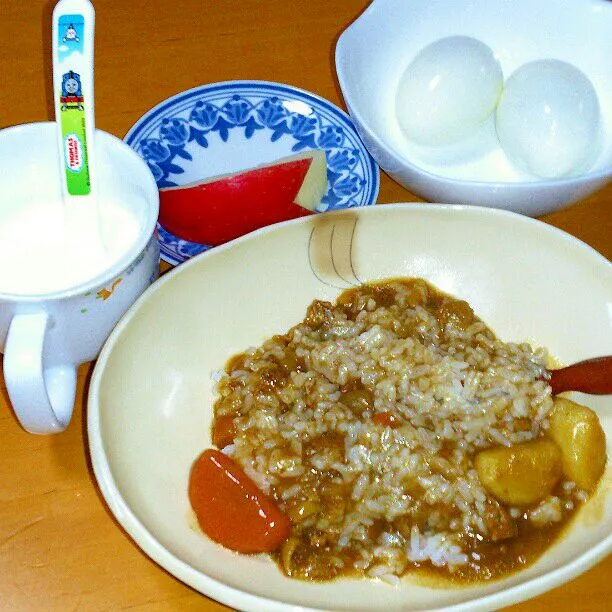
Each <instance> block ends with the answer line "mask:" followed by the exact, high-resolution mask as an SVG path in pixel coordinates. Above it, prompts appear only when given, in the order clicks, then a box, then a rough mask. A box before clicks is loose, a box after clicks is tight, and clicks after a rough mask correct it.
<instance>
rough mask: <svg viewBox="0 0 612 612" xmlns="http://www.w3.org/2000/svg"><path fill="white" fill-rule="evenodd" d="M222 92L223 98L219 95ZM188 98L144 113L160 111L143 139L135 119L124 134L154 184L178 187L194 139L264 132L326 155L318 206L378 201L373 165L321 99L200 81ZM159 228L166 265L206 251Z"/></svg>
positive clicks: (205, 141) (267, 87) (263, 86)
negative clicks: (325, 186) (324, 190)
mask: <svg viewBox="0 0 612 612" xmlns="http://www.w3.org/2000/svg"><path fill="white" fill-rule="evenodd" d="M223 91H226V95H225V96H223V95H221V93H220V92H223ZM266 91H268V93H267V94H266V93H263V92H266ZM213 93H214V95H213ZM178 97H179V96H177V98H178ZM181 97H182V96H181ZM185 99H186V100H193V102H192V103H191V104H188V105H183V106H181V109H180V110H178V109H175V108H174V106H173V102H172V100H171V101H168V102H165V103H162V104H161V105H160V106H159V107H158V108H159V111H158V110H157V109H153V111H151V113H149V114H158V113H161V114H159V116H158V118H157V119H155V123H154V125H155V127H154V129H153V131H150V130H149V131H148V134H147V136H146V137H141V138H140V139H138V137H137V134H138V130H139V129H140V128H141V126H140V125H139V124H137V125H136V126H134V128H133V129H132V130H131V131H130V134H128V136H127V138H126V140H127V141H128V143H129V144H130V145H131V146H133V147H134V148H135V149H136V150H137V151H138V152H139V153H140V155H141V156H142V157H143V158H144V159H145V161H146V162H147V164H148V166H149V168H150V169H151V172H152V174H153V176H154V178H155V181H156V183H157V185H158V187H160V188H162V187H168V186H174V185H177V184H179V185H180V184H181V179H180V175H181V174H182V173H183V172H184V169H183V165H184V164H183V162H182V160H187V161H191V160H192V159H193V158H192V155H191V153H190V152H189V150H187V149H188V148H189V147H193V146H194V144H195V145H197V146H199V147H201V148H203V149H207V148H208V147H209V145H210V138H211V135H213V134H216V135H217V137H218V138H220V139H221V141H223V142H228V140H229V139H230V138H231V137H232V133H234V132H236V133H239V134H240V138H245V139H247V140H248V139H251V138H252V137H253V135H254V134H255V133H256V132H260V131H263V132H264V133H265V135H266V137H267V138H269V141H270V142H276V141H278V140H280V139H288V144H289V146H288V149H290V150H292V151H294V152H299V151H304V150H308V149H323V150H324V151H325V152H326V158H327V168H328V190H327V194H326V195H325V196H324V198H323V200H322V202H321V206H320V210H321V211H324V210H333V209H339V208H350V207H353V206H364V205H369V204H373V203H374V202H375V200H376V196H377V193H378V180H379V179H378V169H377V168H376V165H375V164H374V162H373V160H372V159H371V157H370V156H369V154H368V153H367V151H366V150H365V148H364V147H363V145H362V144H361V142H360V140H359V138H358V136H357V134H356V132H355V130H354V127H353V126H352V123H351V122H350V119H349V118H348V116H347V115H346V114H344V113H343V112H342V111H340V110H339V109H337V108H336V107H334V106H332V105H331V104H329V103H328V102H326V101H325V100H322V99H320V98H316V97H314V96H312V95H311V94H308V93H307V92H303V91H301V90H297V89H294V88H291V87H289V86H283V85H277V84H272V83H266V82H257V81H255V82H253V81H245V82H240V81H238V82H235V83H228V84H227V85H225V84H221V85H215V86H204V87H202V88H199V89H197V90H192V91H191V92H187V93H186V94H185ZM296 101H298V102H299V103H300V104H298V105H296V104H295V103H294V102H296ZM300 106H301V107H303V110H302V108H300ZM147 121H151V120H149V119H148V115H147V116H145V117H144V118H143V120H141V123H143V124H146V123H147ZM191 150H192V151H193V149H191ZM158 229H159V234H160V244H161V250H162V256H163V257H164V259H166V260H167V261H170V262H171V263H180V262H181V261H184V260H185V259H188V258H189V257H192V256H193V255H196V254H198V253H200V252H202V251H204V250H206V249H207V248H208V246H207V245H202V244H194V243H191V242H188V241H185V240H180V239H179V238H177V237H175V236H173V235H172V234H170V233H169V232H167V231H166V230H164V229H163V228H161V227H160V226H158Z"/></svg>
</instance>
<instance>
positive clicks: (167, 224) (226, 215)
mask: <svg viewBox="0 0 612 612" xmlns="http://www.w3.org/2000/svg"><path fill="white" fill-rule="evenodd" d="M326 190H327V163H326V159H325V151H322V150H312V151H305V152H303V153H299V154H298V155H292V156H290V157H285V158H283V159H280V160H278V161H276V162H274V163H272V164H266V165H264V166H258V167H257V168H252V169H249V170H244V171H241V172H236V173H233V174H227V175H223V176H216V177H213V178H209V179H206V180H203V181H198V182H196V183H190V184H188V185H182V186H179V187H167V188H165V189H160V192H159V198H160V201H159V205H160V209H159V222H160V223H161V225H162V226H163V227H164V228H165V229H166V230H168V231H169V232H172V233H173V234H174V235H175V236H178V237H179V238H183V239H184V240H189V241H191V242H199V243H202V244H209V245H212V246H215V245H218V244H222V243H224V242H228V241H229V240H232V239H234V238H237V237H238V236H242V235H243V234H247V233H248V232H251V231H253V230H256V229H259V228H260V227H265V226H266V225H271V224H272V223H277V222H279V221H286V220H288V219H295V218H297V217H303V216H305V215H309V214H312V213H313V212H314V211H315V209H316V207H317V206H318V205H319V203H320V202H321V198H322V197H323V196H324V195H325V192H326Z"/></svg>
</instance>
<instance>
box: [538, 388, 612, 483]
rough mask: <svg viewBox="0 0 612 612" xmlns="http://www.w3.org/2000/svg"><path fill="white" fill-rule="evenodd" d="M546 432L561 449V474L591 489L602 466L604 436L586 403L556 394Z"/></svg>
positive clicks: (599, 475)
mask: <svg viewBox="0 0 612 612" xmlns="http://www.w3.org/2000/svg"><path fill="white" fill-rule="evenodd" d="M550 435H551V437H552V439H553V440H554V441H555V442H556V443H557V444H558V445H559V448H560V449H561V454H562V457H563V472H564V473H565V476H566V477H567V478H568V479H569V480H573V481H574V482H575V483H576V485H577V486H579V487H580V488H581V489H584V490H585V491H591V490H592V489H593V488H594V487H595V485H596V484H597V482H598V481H599V479H600V478H601V475H602V473H603V471H604V468H605V466H606V436H605V434H604V431H603V429H602V427H601V424H600V422H599V419H598V418H597V415H596V414H595V413H594V412H593V411H592V410H591V409H590V408H587V407H586V406H581V405H580V404H576V403H575V402H572V401H570V400H568V399H565V398H563V397H556V398H555V405H554V408H553V410H552V412H551V414H550Z"/></svg>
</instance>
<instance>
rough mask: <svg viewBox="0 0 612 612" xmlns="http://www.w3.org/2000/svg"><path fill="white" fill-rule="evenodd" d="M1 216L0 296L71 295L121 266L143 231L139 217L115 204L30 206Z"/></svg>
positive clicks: (48, 202) (54, 201)
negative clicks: (80, 286) (73, 291)
mask: <svg viewBox="0 0 612 612" xmlns="http://www.w3.org/2000/svg"><path fill="white" fill-rule="evenodd" d="M11 208H12V207H9V210H7V211H5V212H4V214H0V261H2V262H3V270H2V275H1V276H0V292H1V293H9V294H16V295H41V294H48V293H53V292H57V291H64V290H69V289H71V288H73V287H77V286H78V285H81V284H83V283H85V282H88V281H91V280H93V279H95V278H96V277H97V276H99V275H100V274H102V273H103V272H104V271H105V270H107V269H109V268H110V267H111V266H113V265H114V264H115V263H117V262H118V261H119V260H120V259H121V258H122V257H123V256H124V255H125V254H126V253H127V252H128V250H129V249H130V247H131V246H132V245H133V244H134V243H135V241H136V240H137V238H138V235H139V232H140V223H139V221H138V219H137V218H136V216H135V215H134V214H133V213H132V212H130V211H129V210H127V209H126V208H125V207H122V206H120V205H119V204H118V203H117V202H114V201H113V200H105V201H103V202H100V203H99V204H97V203H95V202H93V203H92V202H91V201H88V202H86V203H80V202H76V203H72V202H71V203H70V204H64V202H63V201H61V200H52V201H40V202H36V201H35V202H32V203H30V204H29V205H27V206H22V207H20V208H17V209H14V208H13V209H11Z"/></svg>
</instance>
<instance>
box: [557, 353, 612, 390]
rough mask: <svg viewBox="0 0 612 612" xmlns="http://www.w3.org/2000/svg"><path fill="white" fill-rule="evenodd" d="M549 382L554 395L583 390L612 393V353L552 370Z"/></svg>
mask: <svg viewBox="0 0 612 612" xmlns="http://www.w3.org/2000/svg"><path fill="white" fill-rule="evenodd" d="M548 384H549V385H550V386H551V387H552V392H553V395H556V394H557V393H562V392H563V391H581V392H582V393H590V394H592V395H608V394H612V355H609V356H607V357H595V358H594V359H587V360H586V361H581V362H579V363H575V364H573V365H571V366H567V367H566V368H560V369H558V370H551V371H550V380H549V381H548Z"/></svg>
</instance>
